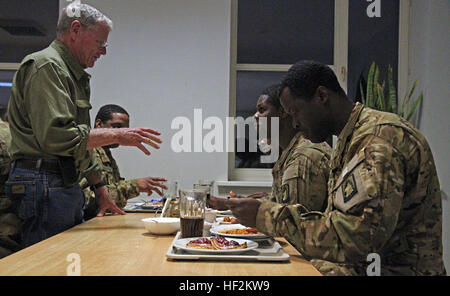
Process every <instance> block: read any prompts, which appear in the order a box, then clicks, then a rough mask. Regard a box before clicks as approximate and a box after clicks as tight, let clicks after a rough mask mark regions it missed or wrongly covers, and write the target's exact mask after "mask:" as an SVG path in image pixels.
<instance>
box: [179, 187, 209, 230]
mask: <svg viewBox="0 0 450 296" xmlns="http://www.w3.org/2000/svg"><path fill="white" fill-rule="evenodd" d="M180 195H181V196H180V230H181V237H182V238H186V237H201V236H202V235H203V225H204V221H205V206H206V192H205V191H204V190H200V189H190V190H186V189H185V190H181V191H180Z"/></svg>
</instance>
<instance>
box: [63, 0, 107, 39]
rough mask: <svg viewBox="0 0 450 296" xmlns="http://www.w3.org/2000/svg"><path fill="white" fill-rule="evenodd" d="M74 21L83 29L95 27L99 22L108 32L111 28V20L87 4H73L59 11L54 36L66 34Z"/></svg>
mask: <svg viewBox="0 0 450 296" xmlns="http://www.w3.org/2000/svg"><path fill="white" fill-rule="evenodd" d="M75 20H77V21H79V22H80V23H81V25H82V26H84V27H85V28H93V27H96V26H97V24H98V23H101V22H104V23H106V24H107V26H108V27H109V30H110V31H111V30H112V28H113V22H112V21H111V19H110V18H108V17H107V16H106V15H104V14H103V13H101V12H100V11H99V10H97V9H96V8H94V7H92V6H90V5H87V4H81V3H79V2H78V3H77V2H73V3H71V4H69V5H67V6H66V7H64V8H63V9H62V10H61V13H60V15H59V19H58V24H57V26H56V36H57V37H60V36H62V35H64V34H66V33H67V32H68V31H69V29H70V26H71V24H72V22H73V21H75Z"/></svg>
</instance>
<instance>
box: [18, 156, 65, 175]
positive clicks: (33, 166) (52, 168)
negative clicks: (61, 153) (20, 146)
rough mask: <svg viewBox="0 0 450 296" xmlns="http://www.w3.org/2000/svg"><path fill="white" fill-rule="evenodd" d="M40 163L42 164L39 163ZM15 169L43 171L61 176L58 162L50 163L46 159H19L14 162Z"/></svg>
mask: <svg viewBox="0 0 450 296" xmlns="http://www.w3.org/2000/svg"><path fill="white" fill-rule="evenodd" d="M39 161H40V164H39V163H38V162H39ZM14 167H16V168H21V169H28V170H43V171H46V172H50V173H56V174H60V173H61V169H60V168H59V165H58V161H56V160H55V161H48V160H45V159H40V160H38V159H18V160H16V161H15V162H14Z"/></svg>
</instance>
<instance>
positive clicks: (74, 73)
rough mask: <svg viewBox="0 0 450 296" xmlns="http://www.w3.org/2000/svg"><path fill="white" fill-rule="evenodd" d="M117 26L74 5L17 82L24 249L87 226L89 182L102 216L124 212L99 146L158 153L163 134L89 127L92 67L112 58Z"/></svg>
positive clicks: (12, 112)
mask: <svg viewBox="0 0 450 296" xmlns="http://www.w3.org/2000/svg"><path fill="white" fill-rule="evenodd" d="M111 29H112V22H111V20H110V19H109V18H108V17H106V16H105V15H104V14H102V13H101V12H99V11H98V10H97V9H95V8H93V7H91V6H89V5H86V4H79V3H73V4H70V5H69V6H67V7H66V8H64V9H63V10H62V12H61V15H60V18H59V20H58V25H57V39H56V40H55V41H53V42H52V44H51V45H50V46H49V47H47V48H46V49H44V50H42V51H39V52H36V53H33V54H31V55H28V56H26V57H25V58H24V60H23V61H22V63H21V65H20V67H19V69H18V71H17V73H16V75H15V77H14V81H13V87H12V89H11V98H10V102H9V107H8V117H9V123H10V129H11V135H12V142H11V149H10V154H11V158H12V160H13V165H12V170H11V172H10V174H9V178H8V182H7V184H6V193H7V194H8V196H9V197H11V198H12V199H14V200H16V201H17V202H19V203H20V207H19V216H20V218H21V219H23V225H22V235H21V236H22V245H23V246H29V245H31V244H34V243H36V242H39V241H41V240H43V239H45V238H48V237H50V236H52V235H55V234H57V233H59V232H62V231H64V230H66V229H68V228H70V227H72V226H74V225H76V224H79V223H81V222H82V221H83V211H82V209H83V204H84V196H83V193H82V192H81V190H80V187H79V185H78V181H79V180H80V179H81V177H83V176H85V177H86V178H87V179H88V181H89V184H91V185H92V186H93V189H94V191H95V194H96V195H97V197H98V202H99V205H100V215H102V214H103V213H104V212H105V211H106V210H107V209H110V210H112V211H113V212H115V213H120V214H125V213H124V212H123V211H122V210H121V209H119V208H118V207H117V206H116V205H115V204H114V202H113V201H112V199H111V197H110V196H109V194H108V192H107V190H106V188H105V186H104V182H103V181H102V179H101V168H100V166H99V165H98V163H97V162H96V161H95V158H93V154H92V151H91V150H92V149H93V148H95V147H100V146H105V145H110V144H120V145H127V146H136V147H138V148H139V149H140V150H142V151H143V152H144V153H146V154H150V152H149V151H148V150H147V148H145V147H144V145H143V143H146V144H148V145H151V146H153V147H154V148H159V146H158V143H161V140H160V139H159V138H158V137H157V136H158V135H159V133H158V132H157V131H154V130H152V129H149V128H134V129H130V128H123V129H114V128H111V129H95V130H92V131H91V129H90V117H89V109H91V104H90V84H89V80H90V77H91V76H90V75H89V74H88V73H87V72H85V69H86V68H89V67H93V66H94V64H95V62H96V61H97V59H99V58H100V57H101V56H102V55H105V54H106V44H107V40H108V35H109V32H110V31H111Z"/></svg>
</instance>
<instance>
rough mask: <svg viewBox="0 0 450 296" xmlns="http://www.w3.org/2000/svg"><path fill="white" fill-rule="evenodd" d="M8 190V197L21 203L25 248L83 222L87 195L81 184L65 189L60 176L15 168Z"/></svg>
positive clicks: (22, 232) (22, 233) (20, 211)
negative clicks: (85, 195)
mask: <svg viewBox="0 0 450 296" xmlns="http://www.w3.org/2000/svg"><path fill="white" fill-rule="evenodd" d="M5 189H6V194H7V195H8V196H9V197H10V198H12V199H15V200H17V201H18V203H19V211H18V214H19V218H21V219H22V227H21V245H22V247H28V246H31V245H33V244H35V243H37V242H39V241H41V240H44V239H46V238H49V237H51V236H53V235H55V234H58V233H60V232H63V231H65V230H67V229H69V228H71V227H73V226H75V225H77V224H80V223H82V222H83V206H84V202H85V199H84V195H83V192H82V191H81V189H80V186H79V185H78V184H76V185H75V186H72V187H64V183H63V180H62V176H61V175H59V174H54V173H49V172H44V171H39V170H34V169H22V168H13V169H12V170H11V172H10V173H9V178H8V181H7V182H6V188H5Z"/></svg>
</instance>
